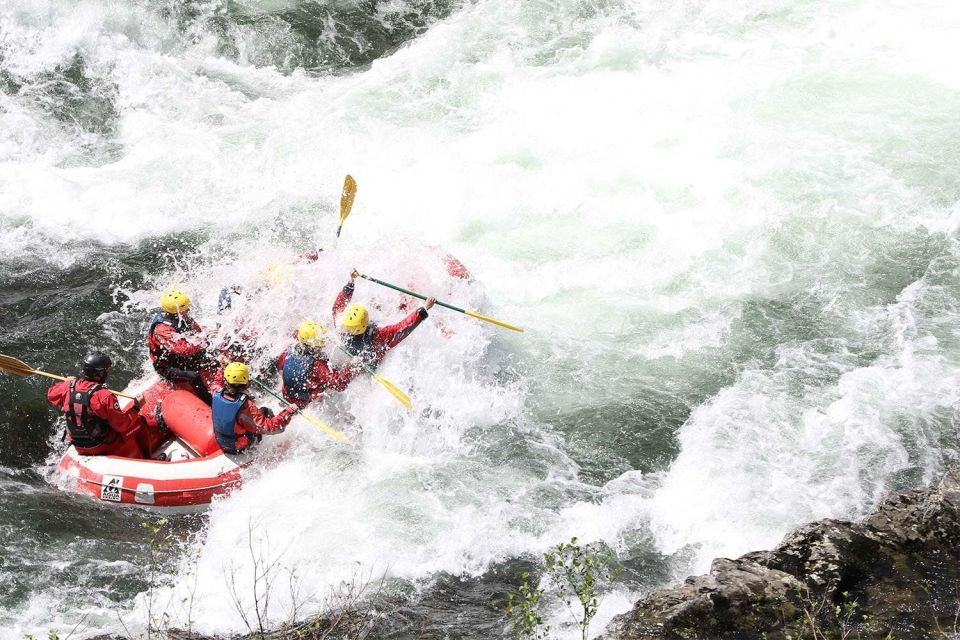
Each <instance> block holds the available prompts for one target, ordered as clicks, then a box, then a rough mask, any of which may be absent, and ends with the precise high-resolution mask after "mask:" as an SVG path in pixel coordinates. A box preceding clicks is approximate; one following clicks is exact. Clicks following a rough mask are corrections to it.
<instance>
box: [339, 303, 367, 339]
mask: <svg viewBox="0 0 960 640" xmlns="http://www.w3.org/2000/svg"><path fill="white" fill-rule="evenodd" d="M368 322H369V318H368V317H367V309H366V308H365V307H364V306H363V305H362V304H354V305H350V306H349V307H347V312H346V313H345V314H344V315H343V328H344V329H346V330H347V333H349V334H350V335H354V336H359V335H360V334H361V333H363V332H364V331H366V330H367V323H368Z"/></svg>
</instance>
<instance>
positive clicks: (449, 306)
mask: <svg viewBox="0 0 960 640" xmlns="http://www.w3.org/2000/svg"><path fill="white" fill-rule="evenodd" d="M357 273H358V274H360V277H361V278H363V279H364V280H369V281H370V282H376V283H377V284H382V285H383V286H385V287H389V288H391V289H396V290H397V291H400V292H401V293H405V294H407V295H409V296H413V297H414V298H420V299H421V300H426V299H427V296H425V295H423V294H422V293H417V292H416V291H410V290H409V289H404V288H403V287H398V286H397V285H395V284H390V283H389V282H384V281H383V280H377V279H376V278H373V277H371V276H368V275H366V274H363V273H360V272H359V271H357ZM437 304H438V305H440V306H441V307H446V308H447V309H452V310H454V311H459V312H460V313H462V314H465V315H468V316H470V317H471V318H476V319H477V320H483V321H484V322H489V323H490V324H495V325H497V326H499V327H503V328H504V329H510V330H511V331H519V332H520V333H523V329H521V328H520V327H515V326H513V325H512V324H507V323H506V322H501V321H500V320H494V319H493V318H490V317H488V316H484V315H481V314H479V313H477V312H476V311H470V310H469V309H461V308H460V307H455V306H453V305H452V304H448V303H446V302H441V301H440V300H437Z"/></svg>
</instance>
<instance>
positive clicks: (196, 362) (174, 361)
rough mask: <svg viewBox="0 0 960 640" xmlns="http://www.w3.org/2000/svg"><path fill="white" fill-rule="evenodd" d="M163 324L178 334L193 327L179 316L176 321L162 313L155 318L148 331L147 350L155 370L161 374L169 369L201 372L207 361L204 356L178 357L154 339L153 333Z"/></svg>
mask: <svg viewBox="0 0 960 640" xmlns="http://www.w3.org/2000/svg"><path fill="white" fill-rule="evenodd" d="M161 324H165V325H168V326H171V327H173V330H174V331H176V332H177V333H187V332H188V331H189V330H190V329H191V326H192V325H191V324H190V323H188V322H186V321H185V320H183V318H180V317H179V316H178V317H177V319H176V321H174V320H172V319H171V318H169V317H168V316H167V315H166V314H164V313H162V312H161V313H157V314H156V315H155V316H153V320H151V321H150V329H149V330H147V348H148V349H149V350H150V359H151V360H152V361H153V368H154V369H156V370H157V372H159V373H161V374H162V373H163V371H164V370H165V369H167V368H169V367H175V368H177V369H184V370H186V371H197V370H199V369H200V368H201V367H202V366H203V364H204V360H205V358H204V357H203V356H202V354H201V355H197V356H190V357H184V356H178V355H177V354H175V353H171V352H170V351H169V350H168V349H165V348H164V347H163V346H162V345H161V344H160V342H159V341H158V340H157V339H156V338H154V337H153V332H154V331H155V330H156V328H157V326H159V325H161Z"/></svg>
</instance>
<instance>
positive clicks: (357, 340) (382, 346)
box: [333, 282, 429, 367]
mask: <svg viewBox="0 0 960 640" xmlns="http://www.w3.org/2000/svg"><path fill="white" fill-rule="evenodd" d="M353 289H354V287H353V282H348V283H347V286H345V287H344V288H343V290H342V291H340V293H339V294H338V295H337V299H336V300H334V302H333V319H334V322H336V319H337V316H338V315H340V314H341V313H343V311H344V309H346V308H347V304H349V302H350V300H351V298H353ZM428 315H429V314H428V313H427V310H426V309H424V308H423V307H420V308H418V309H417V310H416V311H414V312H413V313H411V314H410V315H408V316H407V317H406V318H404V319H403V320H401V321H400V322H397V323H395V324H391V325H388V326H386V327H378V326H377V325H375V324H373V323H372V322H371V323H370V324H369V325H368V326H367V330H366V331H365V332H364V333H362V334H360V335H358V336H353V335H345V336H343V341H344V346H346V347H347V349H348V350H349V351H350V352H351V353H352V354H354V355H358V356H360V357H361V358H363V361H364V363H365V364H367V365H369V366H371V367H376V366H377V365H379V364H380V362H381V361H382V360H383V358H384V356H385V355H387V351H389V350H390V349H393V348H394V347H395V346H397V345H398V344H400V343H401V342H402V341H403V339H404V338H406V337H407V336H409V335H410V334H411V333H413V330H414V329H416V328H417V327H418V326H420V323H421V322H423V321H424V320H426V319H427V316H428Z"/></svg>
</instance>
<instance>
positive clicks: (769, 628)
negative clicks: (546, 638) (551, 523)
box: [604, 469, 960, 640]
mask: <svg viewBox="0 0 960 640" xmlns="http://www.w3.org/2000/svg"><path fill="white" fill-rule="evenodd" d="M958 607H960V469H952V470H951V471H949V472H948V473H947V474H946V475H945V476H944V478H943V479H942V481H941V482H940V483H939V485H938V486H936V487H931V488H929V489H921V490H915V491H903V492H898V493H892V494H890V495H888V496H887V497H886V498H885V499H884V500H883V502H882V503H881V504H880V506H879V507H878V508H877V510H876V511H875V512H874V513H873V514H871V515H870V516H868V517H866V518H865V519H863V520H862V521H860V522H845V521H840V520H821V521H819V522H814V523H811V524H808V525H805V526H803V527H800V528H799V529H796V530H794V531H793V532H791V533H790V534H788V535H787V536H786V537H785V538H784V539H783V541H782V542H781V543H780V544H779V545H778V546H777V547H776V548H775V549H773V550H771V551H755V552H752V553H748V554H746V555H744V556H741V557H740V558H737V559H736V560H729V559H726V558H718V559H716V560H714V561H713V565H712V566H711V568H710V573H708V574H707V575H702V576H695V577H690V578H687V580H686V581H685V582H684V583H683V584H682V585H680V586H678V587H675V588H672V589H668V590H665V591H658V592H654V593H651V594H650V595H648V596H647V597H646V598H644V599H643V600H641V601H639V602H638V603H637V604H636V605H635V606H634V608H633V609H632V610H631V611H630V612H628V613H626V614H623V615H621V616H618V617H617V618H615V619H614V620H613V621H612V622H611V624H610V625H609V626H608V627H607V629H606V631H605V634H604V638H607V639H609V640H635V639H640V638H644V639H646V638H651V639H652V638H737V639H738V640H739V639H742V640H747V639H750V638H767V639H769V640H775V639H778V638H787V637H788V636H790V637H793V638H798V637H802V638H814V639H817V638H829V637H838V638H857V637H861V638H887V637H891V638H897V639H900V638H910V639H913V638H960V633H958V630H960V609H958Z"/></svg>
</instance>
